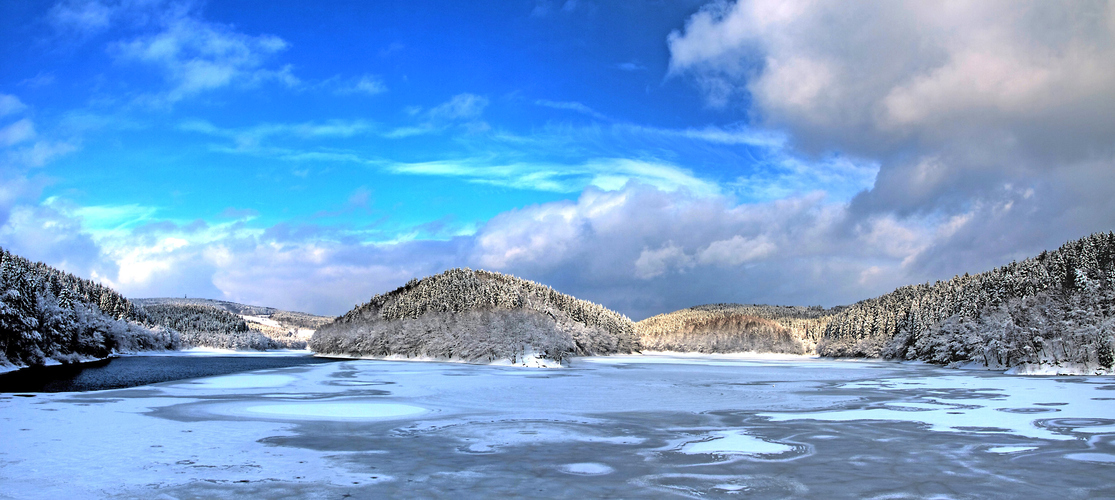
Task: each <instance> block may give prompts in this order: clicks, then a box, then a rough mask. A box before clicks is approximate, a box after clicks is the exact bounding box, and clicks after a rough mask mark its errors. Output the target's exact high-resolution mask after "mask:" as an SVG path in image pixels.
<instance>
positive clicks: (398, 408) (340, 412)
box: [243, 402, 428, 420]
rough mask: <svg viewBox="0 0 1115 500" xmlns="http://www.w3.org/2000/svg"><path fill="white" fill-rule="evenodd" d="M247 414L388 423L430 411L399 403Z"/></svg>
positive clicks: (285, 406) (292, 406) (276, 408)
mask: <svg viewBox="0 0 1115 500" xmlns="http://www.w3.org/2000/svg"><path fill="white" fill-rule="evenodd" d="M243 411H244V412H246V413H254V414H257V415H263V416H269V417H283V418H294V419H300V420H301V419H308V420H353V419H389V418H397V417H407V416H411V415H419V414H422V413H426V412H427V411H428V410H426V409H425V408H420V407H418V406H411V405H404V404H397V403H367V402H345V403H319V402H305V403H301V402H299V403H282V404H266V405H256V406H248V407H245V408H243Z"/></svg>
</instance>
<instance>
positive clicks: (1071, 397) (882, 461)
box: [0, 355, 1115, 500]
mask: <svg viewBox="0 0 1115 500" xmlns="http://www.w3.org/2000/svg"><path fill="white" fill-rule="evenodd" d="M619 358H620V359H616V358H615V357H610V358H603V359H586V358H579V359H577V360H574V362H573V363H572V364H571V366H569V367H567V368H564V369H560V370H538V369H524V368H522V367H500V366H481V365H467V364H460V363H406V362H392V361H364V360H356V361H343V362H337V363H327V364H320V365H305V366H298V367H290V368H282V369H272V370H264V371H259V372H252V373H245V374H240V375H232V376H222V377H213V378H209V379H194V380H184V381H178V382H169V383H163V384H156V385H152V386H146V387H137V388H132V389H124V390H113V391H102V392H97V393H84V394H77V393H70V394H38V395H34V397H19V396H16V395H8V396H4V397H0V436H3V439H0V484H3V485H4V488H3V489H0V498H9V497H10V498H28V497H43V498H84V497H90V496H92V497H113V498H115V497H120V498H156V497H159V495H165V496H164V498H229V499H233V498H279V497H282V498H287V497H293V498H342V497H345V495H350V497H351V498H396V497H453V496H457V497H492V496H505V497H556V498H571V499H576V500H580V499H583V498H595V497H607V496H612V497H656V498H657V497H679V498H709V497H720V496H725V495H728V494H736V495H740V496H741V497H742V496H748V495H749V496H755V497H764V498H766V497H769V498H787V497H793V498H804V497H809V496H818V495H823V494H824V493H825V492H830V491H840V492H841V494H842V495H843V496H845V497H849V498H853V497H854V498H882V497H886V496H889V497H895V496H905V497H941V498H944V497H950V498H966V497H979V496H981V495H983V496H986V492H988V491H994V492H1010V493H1011V494H1013V495H1014V496H1015V497H1017V498H1048V497H1051V496H1053V497H1055V496H1057V495H1059V494H1060V493H1061V492H1064V491H1069V490H1071V491H1074V492H1076V494H1078V496H1080V497H1111V496H1113V495H1115V489H1113V488H1115V487H1113V486H1111V483H1110V482H1109V481H1106V480H1105V478H1106V477H1107V476H1108V475H1109V473H1110V471H1111V470H1112V469H1111V467H1112V466H1113V462H1112V460H1113V455H1115V453H1113V450H1115V444H1113V443H1115V418H1113V417H1112V415H1115V391H1113V389H1115V381H1113V380H1111V379H1109V378H1083V377H1063V378H1049V379H1035V378H1019V377H1010V376H1002V375H998V374H986V373H978V372H959V371H955V370H944V369H939V368H935V367H931V366H922V365H905V364H897V363H856V362H844V361H839V362H837V361H831V360H823V359H800V360H747V359H727V358H725V357H709V358H708V359H707V360H705V359H701V358H700V357H699V356H684V357H678V356H669V355H662V356H658V355H652V356H647V357H645V358H638V357H636V356H630V357H619ZM706 361H707V362H706ZM28 396H30V395H28ZM859 418H883V419H889V420H893V421H897V422H899V424H894V425H877V424H876V423H875V422H863V421H857V420H856V419H859ZM924 421H929V423H927V424H925V425H907V424H905V423H907V422H924ZM717 455H724V456H717ZM788 460H792V462H788ZM880 471H883V472H884V473H881V472H880Z"/></svg>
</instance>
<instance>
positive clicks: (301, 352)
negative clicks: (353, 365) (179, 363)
mask: <svg viewBox="0 0 1115 500" xmlns="http://www.w3.org/2000/svg"><path fill="white" fill-rule="evenodd" d="M129 355H136V356H313V355H314V353H313V352H312V351H310V350H309V349H268V350H265V351H256V350H236V349H217V348H214V347H191V348H189V349H182V350H179V351H164V352H151V353H146V352H145V353H134V354H129Z"/></svg>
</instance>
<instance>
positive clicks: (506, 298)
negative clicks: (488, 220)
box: [310, 269, 639, 363]
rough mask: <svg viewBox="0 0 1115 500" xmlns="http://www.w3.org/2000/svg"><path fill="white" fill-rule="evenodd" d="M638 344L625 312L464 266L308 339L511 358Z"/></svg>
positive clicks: (376, 353)
mask: <svg viewBox="0 0 1115 500" xmlns="http://www.w3.org/2000/svg"><path fill="white" fill-rule="evenodd" d="M638 347H639V344H638V339H637V337H636V336H635V328H634V323H632V322H631V320H630V319H628V318H627V317H626V316H623V315H621V314H619V313H617V312H614V311H611V310H609V309H606V308H604V307H603V306H600V305H598V304H593V303H591V302H587V301H584V300H579V299H576V298H574V297H571V296H569V295H565V294H562V293H559V292H557V291H555V290H554V289H552V288H550V287H548V286H544V285H540V284H538V283H534V282H532V281H527V280H524V279H520V278H516V277H514V276H508V275H504V274H500V273H494V272H489V271H481V270H477V271H474V270H471V269H451V270H449V271H446V272H444V273H442V274H439V275H436V276H430V277H427V278H424V279H422V280H412V281H411V282H410V283H407V284H406V285H405V286H403V287H400V288H398V289H396V290H394V291H391V292H388V293H386V294H383V295H377V296H375V297H373V298H372V299H371V300H370V301H369V302H368V303H366V304H364V305H361V306H358V307H356V308H355V309H353V310H352V311H349V312H348V313H346V314H345V315H344V316H341V317H339V318H337V319H336V320H335V321H334V322H333V323H331V324H329V325H326V326H323V327H322V328H320V329H319V330H318V331H317V332H316V333H315V334H314V336H313V338H312V339H311V340H310V348H311V349H313V350H314V351H316V352H318V353H321V354H326V355H329V354H334V355H344V356H367V357H388V356H402V357H422V358H435V359H456V360H463V361H469V362H496V361H501V360H509V361H511V362H512V363H516V362H518V363H522V362H524V361H529V360H531V359H535V358H543V359H548V360H553V361H558V362H560V361H561V360H563V359H565V358H567V357H569V356H579V355H590V354H614V353H630V352H634V351H636V350H638Z"/></svg>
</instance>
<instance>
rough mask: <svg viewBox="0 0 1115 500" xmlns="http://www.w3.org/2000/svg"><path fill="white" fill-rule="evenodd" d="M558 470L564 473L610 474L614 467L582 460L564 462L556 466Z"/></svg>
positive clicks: (584, 474) (582, 474)
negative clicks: (573, 462) (581, 461)
mask: <svg viewBox="0 0 1115 500" xmlns="http://www.w3.org/2000/svg"><path fill="white" fill-rule="evenodd" d="M558 470H560V471H562V472H564V473H566V474H577V475H581V476H603V475H605V474H611V473H612V472H614V471H615V469H613V468H611V467H608V466H607V465H604V464H598V463H596V462H583V463H579V464H565V465H562V466H561V467H558Z"/></svg>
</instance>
